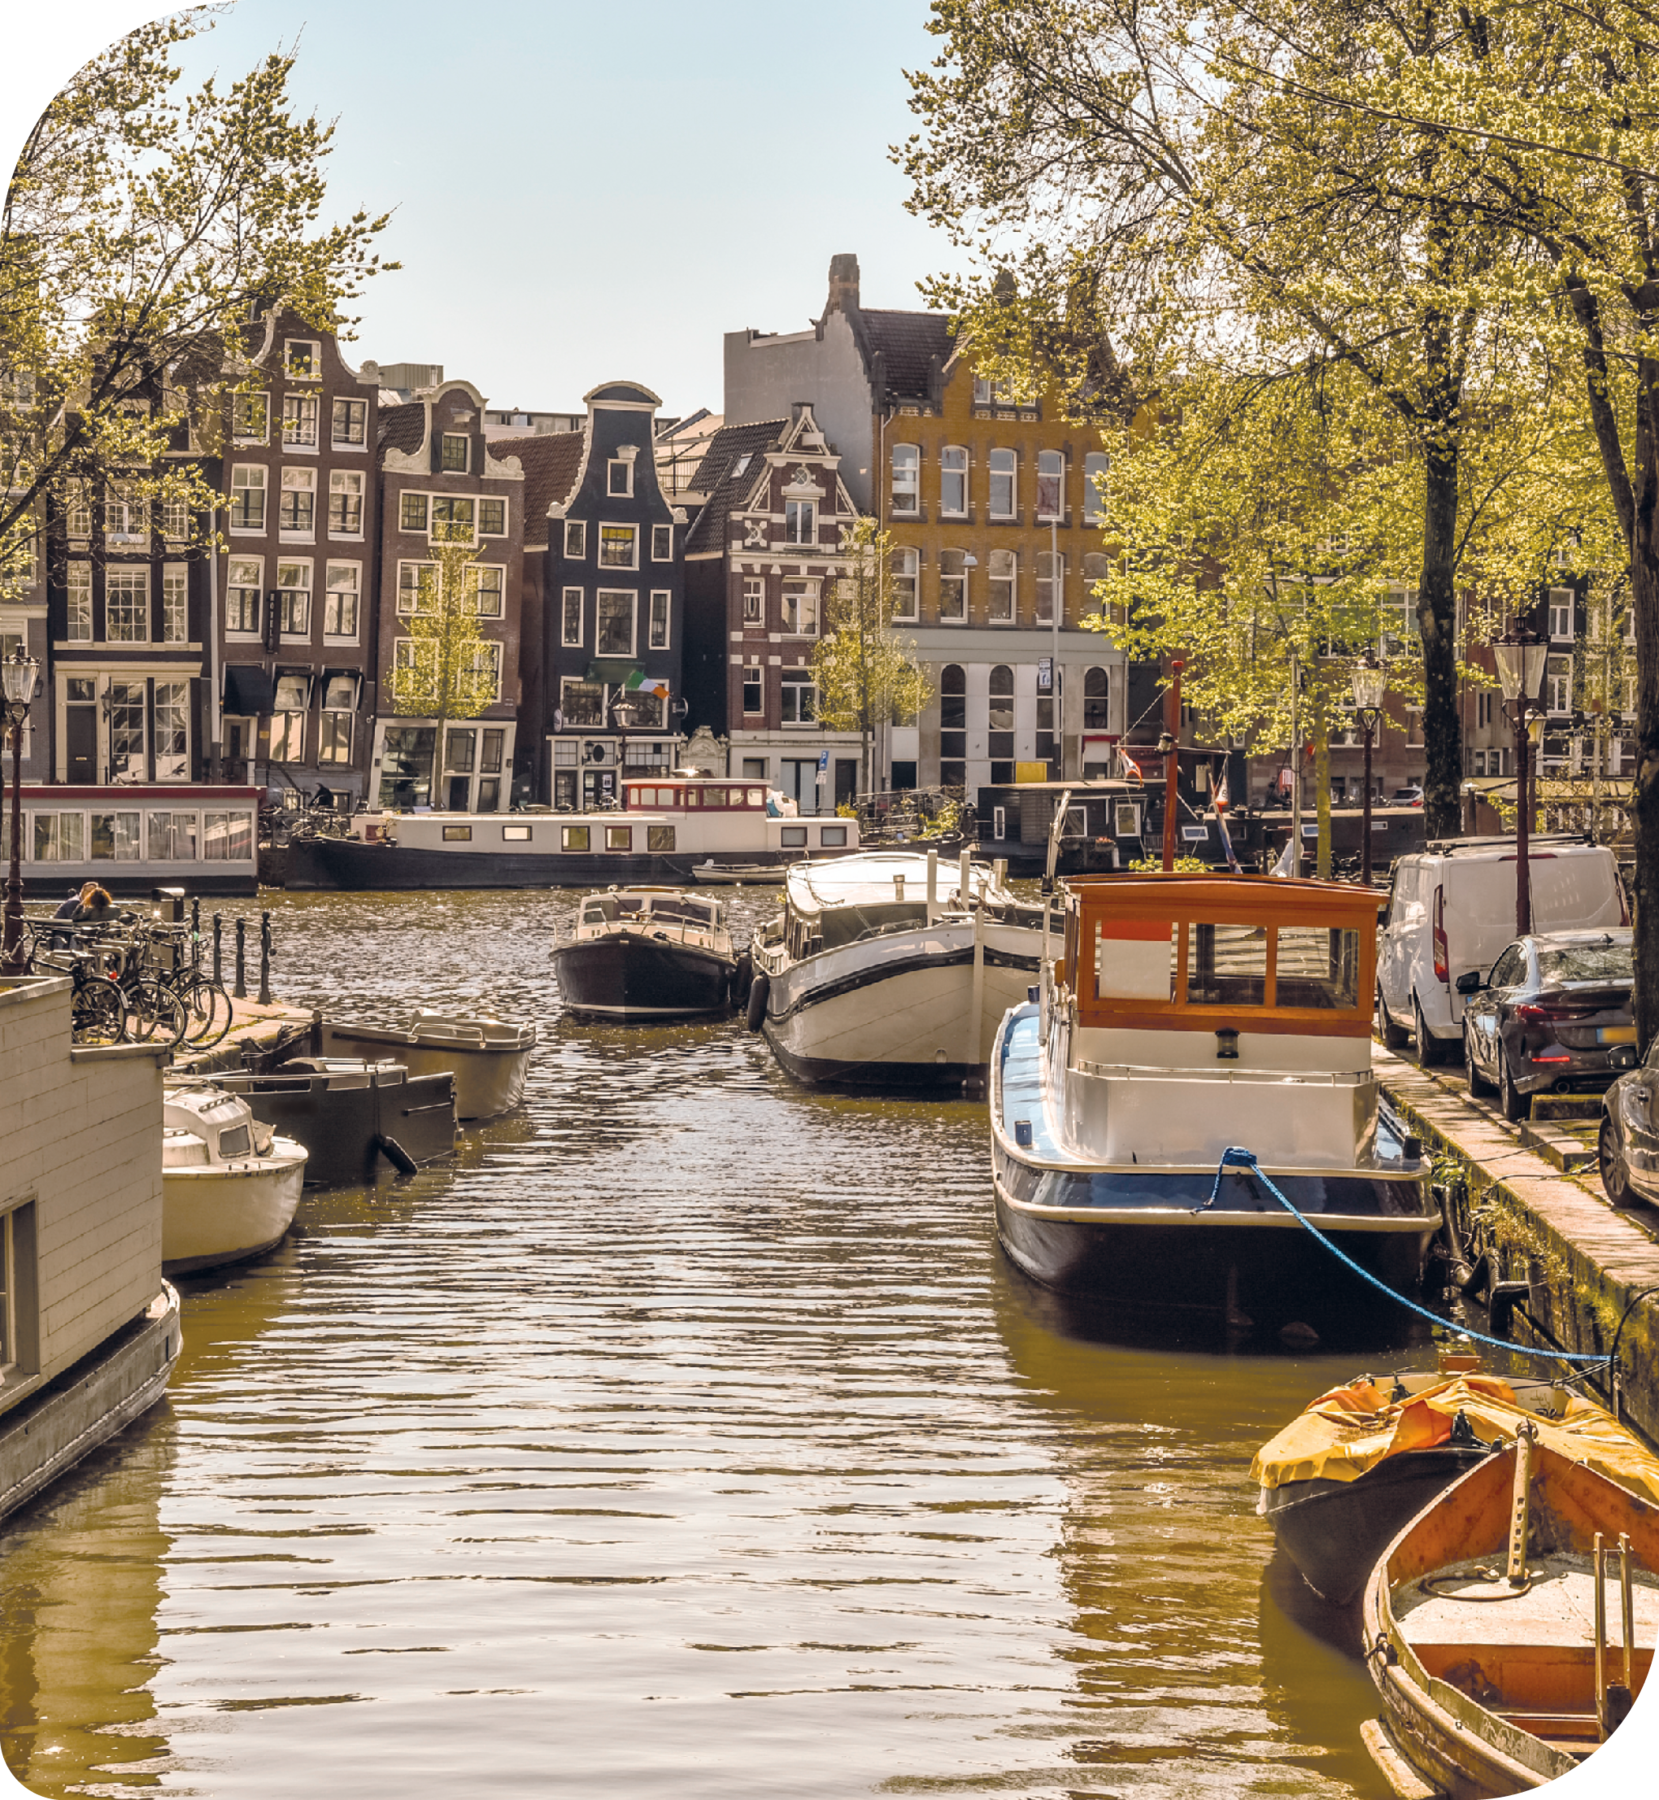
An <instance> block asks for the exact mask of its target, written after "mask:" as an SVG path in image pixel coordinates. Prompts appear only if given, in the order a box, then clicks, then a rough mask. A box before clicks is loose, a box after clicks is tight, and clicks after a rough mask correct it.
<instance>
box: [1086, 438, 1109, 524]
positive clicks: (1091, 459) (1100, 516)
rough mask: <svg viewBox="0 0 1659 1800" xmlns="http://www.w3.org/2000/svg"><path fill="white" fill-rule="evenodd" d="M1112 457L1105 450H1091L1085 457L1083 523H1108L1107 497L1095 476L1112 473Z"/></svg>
mask: <svg viewBox="0 0 1659 1800" xmlns="http://www.w3.org/2000/svg"><path fill="white" fill-rule="evenodd" d="M1111 472H1112V459H1111V457H1109V456H1108V455H1107V454H1106V452H1105V451H1104V450H1090V451H1087V452H1085V454H1084V457H1083V523H1084V524H1085V525H1104V524H1105V523H1106V498H1105V496H1104V495H1103V494H1102V493H1101V491H1100V489H1099V487H1098V486H1097V485H1096V483H1095V477H1096V476H1097V475H1099V476H1105V475H1110V474H1111Z"/></svg>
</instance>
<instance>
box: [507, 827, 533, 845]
mask: <svg viewBox="0 0 1659 1800" xmlns="http://www.w3.org/2000/svg"><path fill="white" fill-rule="evenodd" d="M501 835H502V837H503V838H504V839H505V840H506V841H507V842H508V843H509V844H527V843H529V841H530V827H529V826H528V825H503V826H502V827H501Z"/></svg>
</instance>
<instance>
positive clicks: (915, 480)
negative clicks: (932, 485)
mask: <svg viewBox="0 0 1659 1800" xmlns="http://www.w3.org/2000/svg"><path fill="white" fill-rule="evenodd" d="M901 469H903V470H904V479H903V480H902V481H901V480H900V477H899V471H900V470H901ZM887 470H888V474H887V482H888V486H887V493H888V508H887V511H888V516H889V517H890V518H894V519H919V518H920V517H921V516H922V447H921V445H920V444H895V445H894V446H893V448H892V451H891V452H890V454H889V457H888V464H887ZM906 502H907V503H906Z"/></svg>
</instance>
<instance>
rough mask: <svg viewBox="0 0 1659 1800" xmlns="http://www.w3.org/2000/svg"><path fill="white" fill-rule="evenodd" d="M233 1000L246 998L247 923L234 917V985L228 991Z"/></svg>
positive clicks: (241, 918) (239, 915) (239, 916)
mask: <svg viewBox="0 0 1659 1800" xmlns="http://www.w3.org/2000/svg"><path fill="white" fill-rule="evenodd" d="M230 993H231V998H232V999H233V1000H246V999H247V997H248V921H247V920H246V919H244V918H243V917H242V915H241V914H240V913H238V914H237V915H236V983H235V986H233V987H232V988H231V990H230Z"/></svg>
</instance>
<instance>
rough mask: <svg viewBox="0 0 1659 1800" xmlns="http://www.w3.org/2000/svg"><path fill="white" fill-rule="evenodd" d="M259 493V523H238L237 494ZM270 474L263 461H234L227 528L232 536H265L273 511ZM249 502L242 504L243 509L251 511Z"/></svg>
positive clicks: (227, 512) (227, 511) (231, 472)
mask: <svg viewBox="0 0 1659 1800" xmlns="http://www.w3.org/2000/svg"><path fill="white" fill-rule="evenodd" d="M239 494H242V495H250V494H258V496H259V523H258V524H257V525H248V524H241V525H239V524H237V522H236V514H237V510H238V503H237V496H238V495H239ZM270 503H271V493H270V474H269V471H268V470H267V469H266V467H265V465H264V464H263V463H232V464H231V470H230V506H229V507H228V508H227V510H226V528H227V530H228V531H229V533H230V535H231V536H232V537H264V535H265V533H266V530H267V528H268V527H269V525H270V519H271V511H270ZM249 510H250V509H249V507H248V504H247V502H246V501H245V500H244V501H243V502H242V504H241V511H243V512H244V513H246V512H247V511H249Z"/></svg>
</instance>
